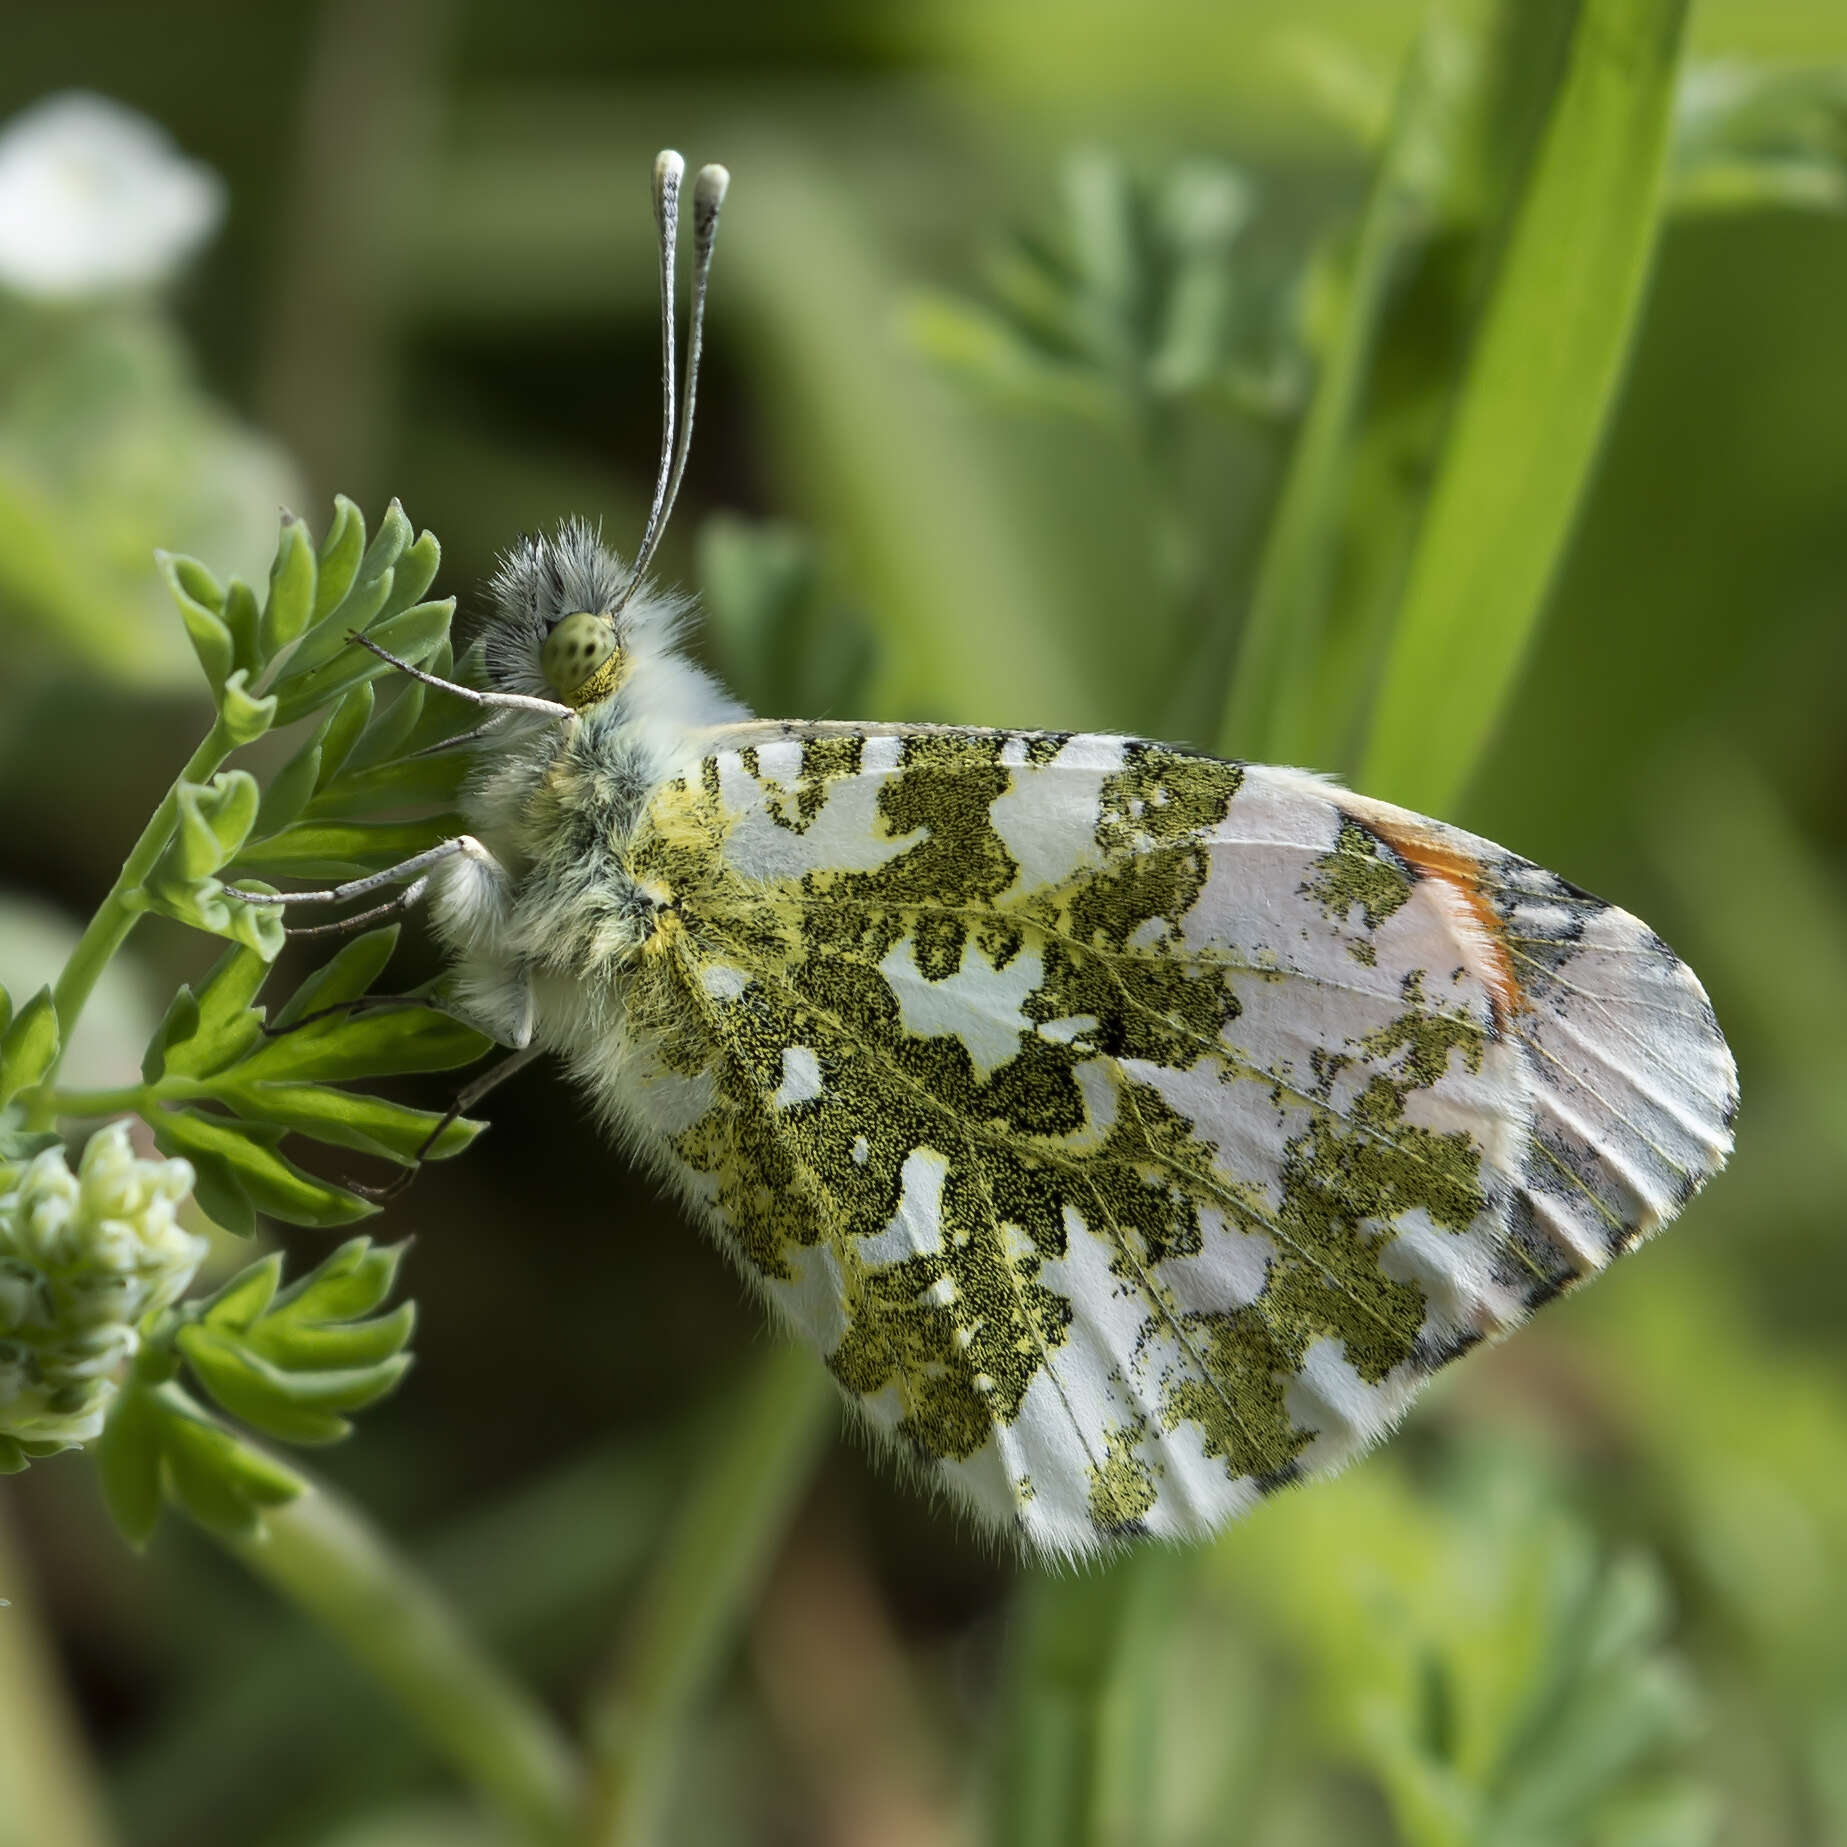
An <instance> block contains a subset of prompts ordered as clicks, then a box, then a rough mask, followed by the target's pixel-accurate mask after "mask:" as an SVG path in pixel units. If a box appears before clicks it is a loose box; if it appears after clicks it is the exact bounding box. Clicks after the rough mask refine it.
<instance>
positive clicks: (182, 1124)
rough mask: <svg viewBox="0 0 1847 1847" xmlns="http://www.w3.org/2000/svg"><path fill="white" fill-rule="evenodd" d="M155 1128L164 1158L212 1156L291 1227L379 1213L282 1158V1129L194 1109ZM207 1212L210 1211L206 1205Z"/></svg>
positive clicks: (164, 1116)
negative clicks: (279, 1150)
mask: <svg viewBox="0 0 1847 1847" xmlns="http://www.w3.org/2000/svg"><path fill="white" fill-rule="evenodd" d="M259 1056H260V1054H259ZM153 1127H154V1139H155V1141H156V1142H157V1143H158V1144H159V1146H160V1149H161V1152H162V1153H163V1154H179V1155H184V1156H185V1157H186V1158H187V1159H188V1160H194V1161H196V1159H197V1158H198V1157H209V1158H211V1159H212V1160H214V1161H216V1162H218V1163H220V1164H221V1166H222V1167H225V1168H228V1169H229V1170H230V1172H231V1174H232V1176H233V1177H234V1179H235V1182H236V1185H237V1187H238V1189H239V1190H240V1191H241V1192H242V1193H243V1195H244V1196H245V1198H247V1199H248V1200H249V1202H250V1203H251V1205H253V1206H254V1207H256V1209H257V1210H258V1211H259V1212H267V1213H269V1214H270V1216H271V1217H273V1218H279V1219H282V1220H285V1221H286V1222H287V1223H289V1224H291V1225H314V1226H320V1227H323V1228H325V1227H329V1226H335V1225H350V1224H352V1223H353V1222H354V1220H356V1219H362V1218H368V1217H370V1216H371V1215H372V1213H374V1212H376V1211H377V1210H378V1208H377V1207H376V1206H374V1205H372V1204H371V1203H370V1201H368V1200H364V1199H361V1198H359V1196H358V1195H357V1194H354V1193H349V1192H347V1191H346V1190H345V1189H344V1188H342V1187H338V1186H334V1185H333V1184H332V1183H330V1182H328V1181H325V1180H318V1179H316V1178H315V1177H314V1175H312V1174H310V1173H306V1172H304V1171H303V1170H302V1169H301V1168H299V1167H297V1166H296V1165H295V1164H294V1163H293V1162H292V1161H289V1160H286V1159H285V1158H284V1157H283V1156H282V1155H280V1154H278V1153H277V1152H276V1149H275V1146H274V1144H275V1143H276V1142H277V1141H279V1140H280V1139H281V1135H282V1131H281V1130H279V1129H278V1130H273V1131H272V1130H270V1129H267V1128H264V1127H262V1126H260V1125H256V1124H247V1123H241V1122H236V1121H234V1120H233V1119H232V1118H230V1117H228V1116H212V1115H206V1114H204V1113H202V1112H201V1111H198V1110H191V1109H165V1110H160V1111H158V1112H156V1120H155V1122H154V1125H153ZM206 1210H207V1211H212V1208H211V1207H210V1206H209V1205H208V1206H207V1207H206ZM213 1216H214V1217H216V1216H217V1215H216V1213H215V1212H214V1213H213ZM221 1222H222V1221H221ZM227 1229H230V1227H227Z"/></svg>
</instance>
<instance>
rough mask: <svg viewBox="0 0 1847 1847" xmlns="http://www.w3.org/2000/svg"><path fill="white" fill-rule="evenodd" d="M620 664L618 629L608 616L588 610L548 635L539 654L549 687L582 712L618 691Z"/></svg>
mask: <svg viewBox="0 0 1847 1847" xmlns="http://www.w3.org/2000/svg"><path fill="white" fill-rule="evenodd" d="M620 664H621V650H620V649H619V648H618V647H617V646H616V635H615V630H614V628H613V627H612V626H611V625H610V623H609V621H608V620H607V619H606V618H605V617H603V616H596V615H591V614H590V613H589V612H588V611H587V610H580V611H578V613H577V614H576V615H574V616H566V617H565V618H564V620H563V621H562V622H560V623H559V624H558V625H557V626H556V627H555V628H554V629H553V630H552V632H551V633H550V634H549V635H547V636H546V638H545V646H544V647H543V649H541V650H540V653H539V665H540V667H541V668H542V669H543V670H544V673H545V679H546V684H547V685H549V686H550V687H551V689H552V691H553V692H555V693H556V694H557V695H558V697H559V698H560V699H562V700H564V701H565V703H566V704H567V705H574V706H576V707H578V708H579V709H580V710H581V709H582V708H583V707H584V706H587V705H592V704H594V703H595V702H596V701H597V700H598V699H603V698H607V697H608V695H609V694H610V693H613V692H614V691H615V690H616V686H617V684H618V679H619V670H620Z"/></svg>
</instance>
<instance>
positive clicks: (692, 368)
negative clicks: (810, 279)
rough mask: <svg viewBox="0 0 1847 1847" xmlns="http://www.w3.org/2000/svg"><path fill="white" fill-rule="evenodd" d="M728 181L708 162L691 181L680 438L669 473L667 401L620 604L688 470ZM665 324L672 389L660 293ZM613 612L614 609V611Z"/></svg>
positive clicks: (667, 311) (667, 309)
mask: <svg viewBox="0 0 1847 1847" xmlns="http://www.w3.org/2000/svg"><path fill="white" fill-rule="evenodd" d="M668 158H669V156H668V155H665V154H663V155H662V156H661V159H660V161H657V162H656V163H655V169H654V171H655V199H656V201H657V204H656V210H657V213H658V210H659V206H658V201H659V198H660V173H661V161H665V160H667V159H668ZM671 158H672V160H673V162H674V183H673V184H674V198H675V201H676V203H677V201H678V197H679V175H680V173H681V172H683V171H684V163H683V162H682V161H681V160H680V157H679V155H677V154H675V155H673V156H671ZM730 184H731V175H730V174H729V173H728V172H727V171H726V170H725V169H724V168H723V167H720V166H716V165H714V166H706V167H701V168H700V169H699V173H698V177H697V178H696V179H694V181H693V307H692V320H691V322H690V324H689V325H688V327H687V330H686V390H685V394H684V396H683V398H682V400H681V404H680V438H679V441H678V443H677V444H674V445H673V468H672V472H671V474H670V473H669V472H668V465H667V439H670V438H671V437H672V435H673V424H674V418H673V410H672V407H671V405H669V407H668V409H667V412H666V437H665V438H663V442H662V448H661V474H660V480H659V481H658V482H657V483H656V484H655V489H654V505H653V507H652V508H651V509H650V511H649V514H648V529H647V531H646V532H645V533H643V534H642V539H641V545H640V547H639V549H638V550H637V551H636V553H635V567H634V569H633V570H632V571H631V572H630V573H629V580H628V583H627V584H626V585H625V586H624V588H623V591H622V594H621V596H620V597H619V598H618V599H617V601H616V609H617V610H620V609H621V608H622V606H623V605H624V604H625V603H627V602H628V600H629V598H630V597H632V596H633V595H634V594H635V591H636V589H637V588H638V587H639V585H640V583H641V578H642V573H643V572H644V571H646V570H647V568H648V565H649V562H650V561H651V560H652V559H653V557H654V548H655V547H656V546H657V545H659V543H660V541H661V534H662V533H663V532H665V531H666V530H667V522H668V520H670V519H671V518H672V517H673V506H674V502H675V501H676V500H678V499H679V497H680V480H681V477H682V476H684V475H685V473H686V458H687V455H688V453H689V452H690V451H691V449H692V446H693V402H694V399H695V398H696V397H697V395H698V391H699V356H700V354H701V353H702V352H703V351H704V350H705V291H706V282H707V279H708V278H709V277H710V275H711V273H712V247H713V246H714V245H715V244H716V243H717V242H718V214H719V209H720V207H722V206H723V204H724V202H725V191H726V188H727V187H729V186H730ZM662 237H663V239H664V240H665V241H664V243H663V246H662V247H663V250H664V251H670V250H671V248H672V232H671V231H667V230H663V232H662ZM669 262H670V258H669V257H668V256H666V255H663V257H662V264H663V268H662V272H661V274H662V287H663V288H665V287H667V286H668V281H667V278H668V268H667V265H668V264H669ZM662 314H663V324H664V325H665V327H666V336H665V338H666V344H667V352H668V374H669V376H668V380H667V390H668V392H669V393H670V394H671V392H672V389H673V385H672V376H671V374H672V353H673V327H672V307H671V303H670V301H668V300H667V298H665V297H663V308H662ZM612 613H613V612H612Z"/></svg>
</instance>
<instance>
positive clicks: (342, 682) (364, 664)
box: [277, 597, 455, 724]
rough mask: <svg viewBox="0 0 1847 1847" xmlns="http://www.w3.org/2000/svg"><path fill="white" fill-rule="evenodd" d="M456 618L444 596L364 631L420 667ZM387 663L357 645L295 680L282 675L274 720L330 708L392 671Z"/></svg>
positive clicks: (288, 719)
mask: <svg viewBox="0 0 1847 1847" xmlns="http://www.w3.org/2000/svg"><path fill="white" fill-rule="evenodd" d="M454 614H455V599H454V598H453V597H445V598H443V599H442V601H440V602H436V603H419V604H418V605H417V606H416V607H415V608H414V609H407V610H404V611H402V612H401V613H400V614H398V615H395V616H390V617H388V618H386V619H384V620H382V621H379V622H376V623H374V624H373V625H372V627H370V628H369V629H367V630H366V631H365V633H366V637H367V639H368V640H371V641H375V642H377V643H378V645H379V646H380V647H381V648H385V649H388V650H389V651H390V652H391V653H393V654H395V655H397V656H398V657H399V659H400V660H407V661H409V662H410V663H411V664H412V665H413V666H415V665H418V664H420V663H421V662H422V661H423V660H424V659H425V658H426V657H427V656H428V655H429V654H430V652H431V651H432V650H433V649H434V648H435V647H436V646H437V644H438V643H439V642H440V641H441V640H442V639H443V637H444V636H445V635H447V634H448V632H449V623H450V620H451V618H452V617H453V616H454ZM395 671H396V669H395V668H393V667H392V666H391V664H390V663H389V662H388V661H382V660H380V659H379V658H378V656H377V655H376V654H373V653H371V652H370V651H369V650H368V649H365V648H361V647H359V646H358V645H357V644H354V645H352V646H349V647H346V648H343V649H342V651H341V652H340V653H339V654H337V655H336V656H335V657H334V658H333V659H332V660H330V661H328V662H327V663H326V665H325V666H322V667H317V668H316V669H315V670H314V671H313V672H311V673H307V674H304V675H302V676H301V677H300V678H299V679H297V678H294V677H291V676H288V675H285V676H284V677H283V679H282V680H281V681H280V682H279V683H278V692H277V716H278V721H279V722H280V723H282V724H292V723H293V722H294V721H295V720H296V719H298V718H305V717H306V716H307V715H308V713H310V712H312V711H315V710H317V709H318V708H319V707H321V706H323V705H326V704H328V703H329V702H330V701H332V700H333V699H336V698H338V697H339V695H340V694H342V693H344V692H345V691H347V689H348V688H349V687H353V686H357V685H359V684H361V683H362V682H363V681H366V680H375V679H377V678H378V676H379V675H380V674H381V673H391V672H395Z"/></svg>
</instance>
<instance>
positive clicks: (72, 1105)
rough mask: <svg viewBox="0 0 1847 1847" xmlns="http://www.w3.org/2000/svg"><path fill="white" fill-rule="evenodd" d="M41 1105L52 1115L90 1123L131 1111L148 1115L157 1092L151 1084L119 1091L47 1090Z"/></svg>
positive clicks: (130, 1085)
mask: <svg viewBox="0 0 1847 1847" xmlns="http://www.w3.org/2000/svg"><path fill="white" fill-rule="evenodd" d="M39 1102H40V1105H41V1107H42V1108H43V1109H45V1110H46V1111H47V1113H49V1114H50V1115H53V1116H72V1117H75V1118H76V1120H77V1121H79V1122H90V1121H94V1120H95V1119H96V1118H97V1117H99V1116H120V1115H122V1114H123V1113H124V1112H126V1111H128V1110H133V1111H135V1113H136V1114H137V1115H143V1116H144V1115H146V1114H147V1112H148V1110H149V1109H150V1108H152V1106H153V1103H154V1091H153V1087H152V1086H151V1085H148V1084H124V1085H123V1086H122V1087H121V1088H120V1089H119V1090H47V1091H45V1092H44V1093H43V1094H42V1096H41V1097H40V1099H39Z"/></svg>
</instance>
